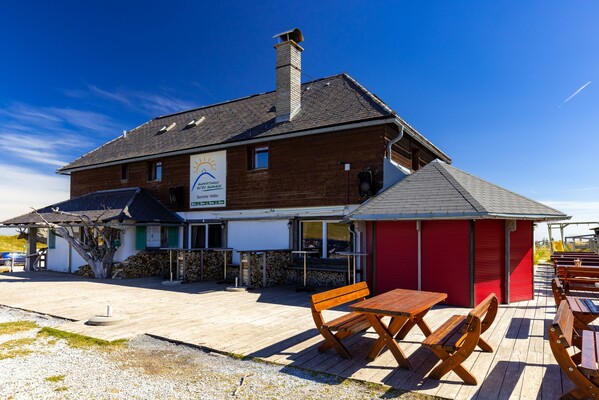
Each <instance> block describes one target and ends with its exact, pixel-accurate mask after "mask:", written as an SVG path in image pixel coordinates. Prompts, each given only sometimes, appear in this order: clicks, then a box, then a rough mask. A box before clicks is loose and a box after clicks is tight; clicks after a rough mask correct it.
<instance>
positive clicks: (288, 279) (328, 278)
mask: <svg viewBox="0 0 599 400" xmlns="http://www.w3.org/2000/svg"><path fill="white" fill-rule="evenodd" d="M284 282H285V283H287V284H296V285H299V284H303V282H304V271H303V270H301V269H287V271H286V272H285V277H284ZM306 284H307V285H308V286H313V287H319V286H329V287H341V286H344V285H347V272H345V271H344V270H339V271H310V270H309V269H308V272H307V274H306Z"/></svg>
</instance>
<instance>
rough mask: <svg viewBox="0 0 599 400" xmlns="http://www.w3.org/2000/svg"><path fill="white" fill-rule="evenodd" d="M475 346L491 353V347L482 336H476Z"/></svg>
mask: <svg viewBox="0 0 599 400" xmlns="http://www.w3.org/2000/svg"><path fill="white" fill-rule="evenodd" d="M477 346H478V347H479V348H480V349H481V350H482V351H484V352H485V353H492V352H493V348H492V347H491V345H490V344H489V343H487V342H485V341H484V340H483V338H478V343H477Z"/></svg>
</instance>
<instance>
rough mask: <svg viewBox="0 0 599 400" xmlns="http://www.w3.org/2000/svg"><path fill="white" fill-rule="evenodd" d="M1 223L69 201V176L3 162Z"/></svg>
mask: <svg viewBox="0 0 599 400" xmlns="http://www.w3.org/2000/svg"><path fill="white" fill-rule="evenodd" d="M0 170H1V171H2V179H0V193H2V196H0V221H4V220H7V219H9V218H12V217H16V216H19V215H22V214H26V213H28V212H30V211H31V207H35V208H41V207H45V206H47V205H50V204H54V203H57V202H59V201H63V200H66V199H68V198H69V196H70V193H69V184H70V180H69V177H68V176H60V175H56V174H52V173H42V172H40V171H39V170H35V169H30V168H23V167H15V166H14V165H10V164H6V163H0Z"/></svg>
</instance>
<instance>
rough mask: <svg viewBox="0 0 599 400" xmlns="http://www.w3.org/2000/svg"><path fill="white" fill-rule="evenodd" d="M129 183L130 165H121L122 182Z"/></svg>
mask: <svg viewBox="0 0 599 400" xmlns="http://www.w3.org/2000/svg"><path fill="white" fill-rule="evenodd" d="M127 181H129V164H128V163H127V164H121V182H127Z"/></svg>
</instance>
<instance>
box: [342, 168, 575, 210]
mask: <svg viewBox="0 0 599 400" xmlns="http://www.w3.org/2000/svg"><path fill="white" fill-rule="evenodd" d="M348 218H349V219H350V220H418V219H478V218H504V219H528V220H535V221H543V220H562V219H567V218H570V217H568V216H567V215H566V214H564V213H562V212H561V211H558V210H556V209H553V208H551V207H547V206H545V205H543V204H541V203H538V202H536V201H534V200H530V199H528V198H526V197H524V196H520V195H519V194H516V193H514V192H511V191H509V190H506V189H503V188H501V187H499V186H496V185H494V184H492V183H489V182H487V181H485V180H483V179H481V178H477V177H476V176H473V175H470V174H468V173H466V172H464V171H462V170H459V169H457V168H455V167H452V166H450V165H447V164H445V163H444V162H441V161H434V162H432V163H430V164H427V165H426V166H424V167H423V168H421V169H420V170H418V171H417V172H415V173H413V174H412V175H409V176H408V177H406V178H404V179H403V180H401V181H399V182H398V183H396V184H395V185H393V186H391V187H390V188H388V189H387V190H385V191H384V192H382V193H380V194H379V195H377V196H375V197H373V198H372V199H370V200H369V201H367V202H366V203H364V204H362V205H361V206H360V207H358V208H357V209H356V210H355V211H354V212H352V213H351V214H349V216H348Z"/></svg>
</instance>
